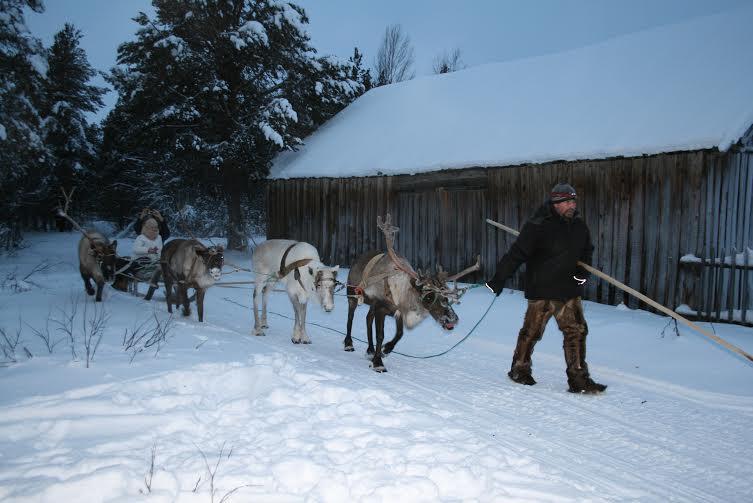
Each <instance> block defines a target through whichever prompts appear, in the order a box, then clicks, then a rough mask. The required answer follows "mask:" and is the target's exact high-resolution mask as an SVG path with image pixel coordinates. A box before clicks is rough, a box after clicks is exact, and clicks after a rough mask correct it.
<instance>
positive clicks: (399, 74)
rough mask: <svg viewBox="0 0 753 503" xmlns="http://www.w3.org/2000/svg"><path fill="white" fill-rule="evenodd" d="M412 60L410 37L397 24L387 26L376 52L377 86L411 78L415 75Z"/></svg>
mask: <svg viewBox="0 0 753 503" xmlns="http://www.w3.org/2000/svg"><path fill="white" fill-rule="evenodd" d="M413 61H414V57H413V46H412V45H411V43H410V37H408V35H406V34H404V33H403V31H402V27H401V26H400V25H399V24H393V25H390V26H388V27H387V28H386V29H385V30H384V38H383V39H382V45H381V46H380V47H379V51H378V52H377V60H376V64H375V66H376V68H375V70H376V75H377V79H376V85H377V87H378V86H384V85H387V84H394V83H395V82H402V81H404V80H409V79H412V78H413V77H414V75H415V73H414V72H413Z"/></svg>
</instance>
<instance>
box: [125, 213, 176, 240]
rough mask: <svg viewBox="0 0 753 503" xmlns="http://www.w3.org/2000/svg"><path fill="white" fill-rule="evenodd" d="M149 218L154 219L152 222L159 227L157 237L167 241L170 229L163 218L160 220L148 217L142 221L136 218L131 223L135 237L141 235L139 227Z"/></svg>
mask: <svg viewBox="0 0 753 503" xmlns="http://www.w3.org/2000/svg"><path fill="white" fill-rule="evenodd" d="M150 218H154V220H155V221H156V222H157V225H159V235H160V236H162V241H163V242H164V241H167V238H169V237H170V228H169V227H168V226H167V222H166V221H165V219H164V218H163V219H162V220H160V219H158V218H155V217H153V216H151V215H148V216H147V217H145V218H144V219H142V218H141V217H140V216H139V217H136V220H135V221H134V222H133V231H134V232H135V233H136V235H137V236H138V235H139V234H141V227H142V226H143V225H144V221H146V220H148V219H150Z"/></svg>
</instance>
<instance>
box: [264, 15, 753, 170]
mask: <svg viewBox="0 0 753 503" xmlns="http://www.w3.org/2000/svg"><path fill="white" fill-rule="evenodd" d="M751 47H753V5H749V6H745V7H741V8H737V9H733V10H728V11H725V12H722V13H720V14H716V15H713V16H706V17H701V18H695V19H691V20H689V21H686V22H682V23H678V24H673V25H666V26H662V27H659V28H654V29H651V30H646V31H642V32H638V33H633V34H630V35H626V36H622V37H618V38H613V39H610V40H608V41H605V42H602V43H600V44H597V45H592V46H588V47H583V48H579V49H576V50H571V51H567V52H562V53H558V54H552V55H547V56H540V57H535V58H528V59H522V60H515V61H509V62H504V63H496V64H490V65H484V66H479V67H474V68H470V69H467V70H464V71H460V72H455V73H450V74H444V75H432V76H426V77H421V78H417V79H414V80H411V81H407V82H401V83H399V84H394V85H390V86H384V87H379V88H377V89H373V90H371V91H369V92H368V93H366V94H364V95H363V96H361V97H360V98H359V99H357V100H356V101H354V102H353V103H352V104H351V105H350V106H348V107H347V108H346V109H345V110H343V111H342V112H340V113H339V114H338V115H337V116H335V117H334V118H332V119H331V120H330V121H329V122H328V123H327V124H325V125H324V126H322V127H321V128H320V129H319V130H318V131H316V132H315V133H314V134H312V135H311V136H310V137H308V138H306V140H305V145H304V146H303V147H302V148H301V149H300V150H299V151H298V152H284V153H282V154H280V155H279V156H278V157H277V158H276V159H275V162H274V165H273V167H272V170H271V174H270V177H271V178H299V177H349V176H369V175H378V174H405V173H418V172H425V171H434V170H440V169H459V168H466V167H485V166H508V165H515V164H522V163H542V162H548V161H553V160H559V159H566V160H574V159H600V158H607V157H614V156H634V155H641V154H656V153H660V152H672V151H678V150H696V149H703V148H713V147H718V148H719V149H720V150H727V149H728V148H729V147H730V146H731V145H732V144H734V143H735V142H736V141H738V140H739V139H740V137H741V136H743V135H744V134H745V132H746V131H747V130H748V128H749V127H750V126H751V124H753V51H751Z"/></svg>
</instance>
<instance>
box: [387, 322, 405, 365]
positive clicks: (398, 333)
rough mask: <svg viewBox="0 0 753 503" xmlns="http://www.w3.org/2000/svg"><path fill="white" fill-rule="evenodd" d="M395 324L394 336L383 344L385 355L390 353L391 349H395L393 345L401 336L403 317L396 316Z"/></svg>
mask: <svg viewBox="0 0 753 503" xmlns="http://www.w3.org/2000/svg"><path fill="white" fill-rule="evenodd" d="M395 325H396V326H397V330H395V337H393V338H392V340H391V341H390V342H388V343H387V344H385V345H384V354H385V355H388V354H390V353H392V350H393V349H395V346H396V345H397V343H398V341H399V340H400V339H401V338H402V337H403V317H402V316H397V317H396V318H395Z"/></svg>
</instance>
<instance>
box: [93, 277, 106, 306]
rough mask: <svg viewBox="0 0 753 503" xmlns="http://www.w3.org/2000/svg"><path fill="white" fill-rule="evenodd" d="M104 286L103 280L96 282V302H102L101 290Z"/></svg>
mask: <svg viewBox="0 0 753 503" xmlns="http://www.w3.org/2000/svg"><path fill="white" fill-rule="evenodd" d="M104 286H105V280H102V281H97V296H96V297H94V300H95V301H96V302H102V289H103V288H104Z"/></svg>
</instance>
